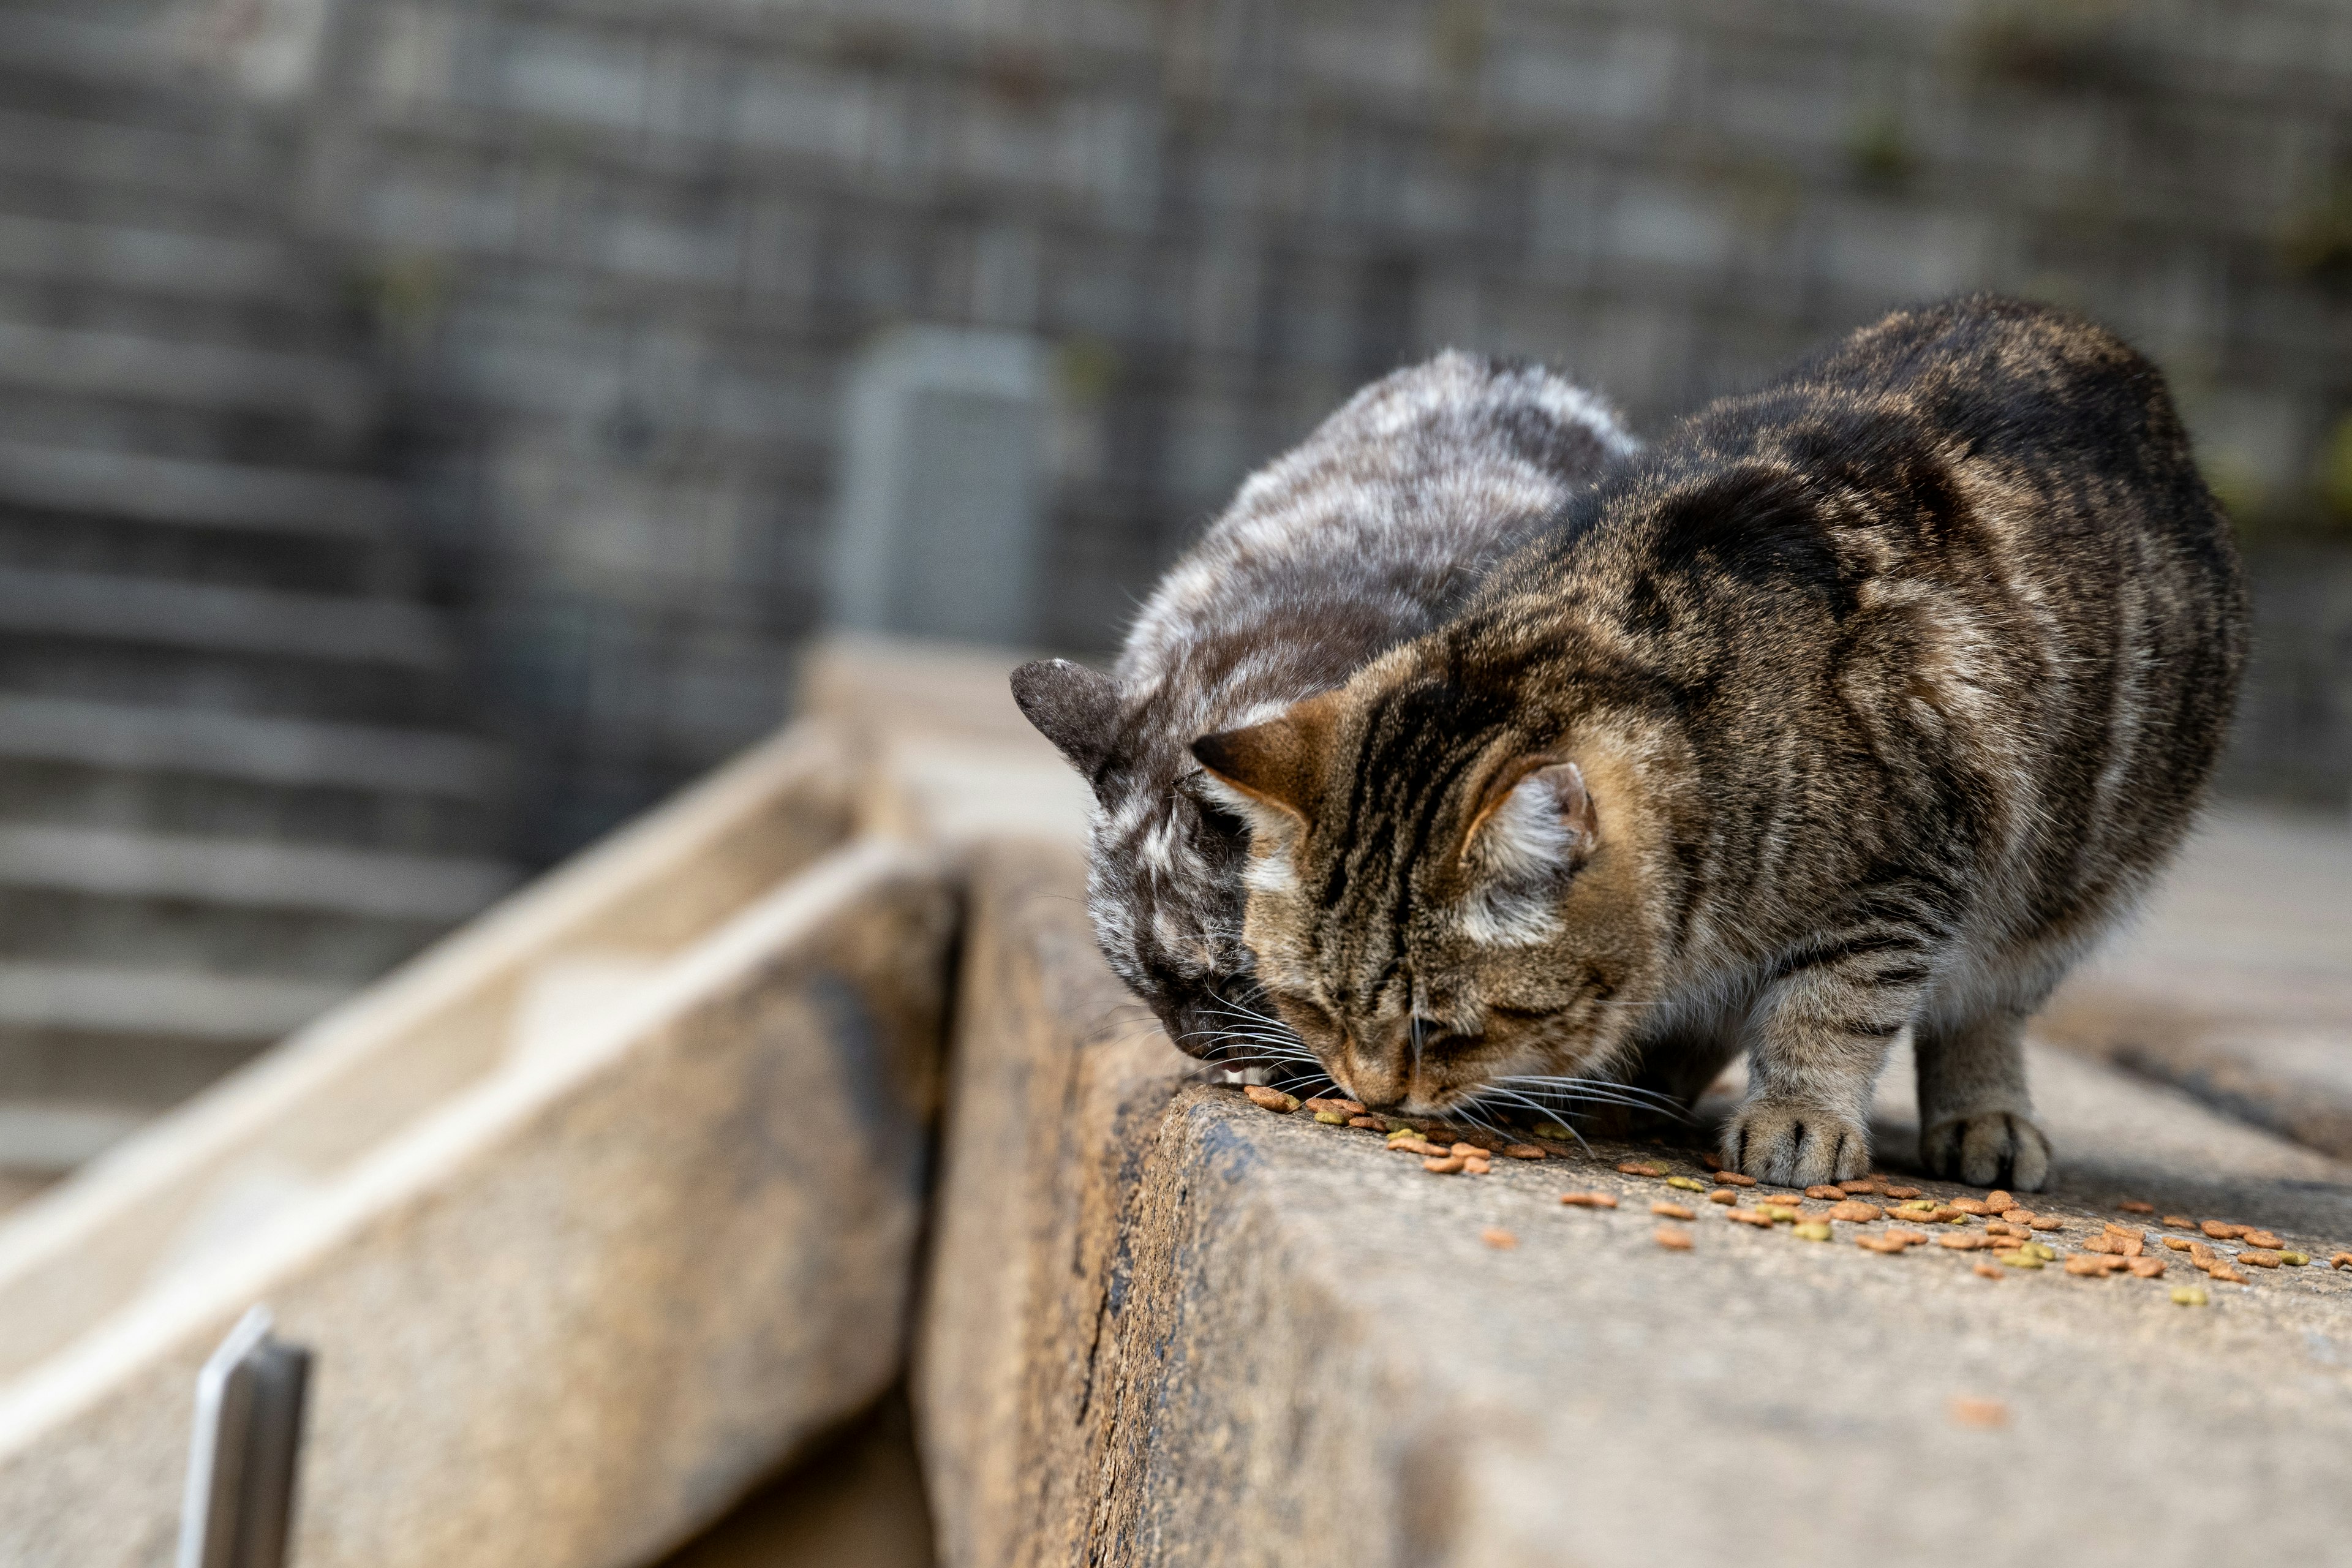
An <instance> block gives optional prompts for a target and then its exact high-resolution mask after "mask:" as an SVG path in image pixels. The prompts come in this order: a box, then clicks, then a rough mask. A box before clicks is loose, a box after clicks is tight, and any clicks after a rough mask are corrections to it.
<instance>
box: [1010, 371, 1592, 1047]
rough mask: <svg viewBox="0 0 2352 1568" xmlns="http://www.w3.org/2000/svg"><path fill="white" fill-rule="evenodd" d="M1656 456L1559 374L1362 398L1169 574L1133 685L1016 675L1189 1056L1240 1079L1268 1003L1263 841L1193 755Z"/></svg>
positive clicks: (1124, 678)
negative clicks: (1606, 478) (1608, 474)
mask: <svg viewBox="0 0 2352 1568" xmlns="http://www.w3.org/2000/svg"><path fill="white" fill-rule="evenodd" d="M1635 449H1636V446H1635V443H1634V441H1633V437H1631V436H1630V435H1628V434H1627V433H1626V430H1625V428H1624V426H1623V425H1622V423H1621V422H1620V420H1619V418H1618V416H1617V415H1616V414H1615V412H1614V411H1613V410H1612V408H1611V407H1610V406H1609V405H1607V404H1606V403H1605V402H1604V401H1603V400H1602V399H1601V398H1599V397H1597V396H1595V395H1593V394H1591V393H1590V392H1588V391H1586V390H1584V389H1583V388H1581V387H1580V386H1577V385H1576V384H1573V383H1571V382H1569V381H1567V380H1564V379H1562V378H1561V377H1559V376H1558V375H1555V374H1551V373H1550V372H1549V371H1547V370H1545V369H1544V368H1543V367H1541V366H1540V365H1536V364H1530V363H1523V362H1517V361H1508V360H1496V359H1488V358H1484V357H1480V356H1475V355H1471V354H1465V353H1455V352H1451V351H1449V352H1447V353H1441V354H1439V355H1438V356H1437V357H1435V358H1434V359H1432V360H1430V361H1428V362H1426V363H1422V364H1418V365H1414V366H1412V367H1410V368H1408V369H1405V370H1401V371H1397V372H1395V373H1394V374H1391V375H1388V376H1386V377H1383V378H1382V379H1381V380H1379V381H1376V382H1374V383H1372V384H1370V385H1369V386H1367V387H1365V388H1363V389H1362V390H1361V391H1360V392H1358V393H1357V394H1356V395H1355V396H1353V397H1351V398H1349V400H1348V402H1347V403H1346V404H1345V405H1342V406H1341V407H1340V408H1339V411H1338V412H1337V413H1335V414H1333V415H1332V416H1330V417H1329V418H1328V419H1326V420H1325V421H1324V422H1323V423H1322V424H1321V425H1320V426H1318V427H1317V428H1316V429H1315V431H1314V432H1313V433H1312V434H1311V435H1309V436H1308V437H1307V439H1306V440H1305V441H1304V442H1302V443H1300V444H1299V445H1298V446H1297V447H1294V448H1293V449H1292V450H1290V451H1289V452H1286V453H1285V454H1284V455H1283V456H1282V457H1280V458H1276V459H1275V460H1274V461H1273V462H1271V463H1269V464H1267V465H1266V466H1265V468H1261V469H1259V470H1258V471H1257V472H1256V473H1255V474H1253V475H1251V476H1250V478H1249V479H1247V480H1246V481H1244V484H1243V485H1242V488H1241V490H1240V492H1239V493H1238V494H1237V495H1236V496H1235V497H1234V502H1233V504H1232V505H1231V506H1230V507H1228V508H1227V509H1226V510H1225V512H1224V513H1223V516H1221V517H1219V518H1218V519H1217V520H1216V521H1215V522H1213V524H1211V526H1210V527H1209V529H1208V531H1207V532H1206V533H1204V534H1203V535H1202V538H1201V539H1200V541H1199V542H1197V543H1196V544H1194V545H1193V546H1192V549H1191V550H1190V551H1189V552H1186V553H1185V555H1184V556H1183V558H1182V559H1181V560H1180V561H1178V562H1177V563H1176V564H1175V565H1174V566H1173V567H1172V568H1171V569H1170V571H1169V573H1168V574H1167V575H1166V576H1165V577H1163V578H1162V579H1161V580H1160V584H1159V586H1158V588H1157V589H1156V590H1155V591H1154V592H1153V594H1152V595H1151V598H1150V602H1149V603H1148V604H1147V605H1145V606H1144V608H1143V611H1142V614H1141V615H1140V616H1139V617H1138V619H1137V621H1136V623H1135V626H1134V627H1133V629H1132V630H1131V631H1130V632H1129V635H1128V638H1127V644H1126V647H1125V648H1124V649H1123V650H1122V651H1121V652H1120V654H1119V658H1118V664H1117V666H1116V668H1115V669H1114V672H1113V673H1111V674H1109V675H1104V674H1102V673H1101V672H1099V671H1097V670H1094V669H1089V668H1087V667H1085V666H1083V665H1078V664H1074V663H1072V662H1070V661H1069V660H1066V659H1040V660H1037V661H1035V662H1034V663H1030V664H1025V665H1023V666H1022V667H1021V668H1019V669H1016V670H1014V671H1013V696H1014V698H1015V700H1018V701H1019V703H1020V705H1021V710H1022V711H1023V712H1024V713H1025V714H1027V715H1028V717H1029V720H1030V722H1032V723H1034V725H1036V726H1037V728H1038V729H1039V730H1040V731H1043V732H1044V733H1045V737H1046V738H1047V739H1048V740H1050V741H1052V742H1054V744H1055V746H1057V747H1058V748H1060V750H1061V752H1062V754H1063V755H1064V756H1065V757H1066V758H1068V759H1069V761H1070V763H1071V764H1072V765H1073V766H1075V767H1076V769H1077V770H1078V771H1079V772H1080V773H1083V774H1085V775H1086V777H1087V781H1088V783H1089V784H1091V785H1092V786H1093V789H1094V795H1095V810H1094V820H1093V840H1092V842H1093V852H1092V858H1091V866H1090V870H1089V876H1088V886H1087V902H1088V907H1089V909H1090V910H1091V911H1092V914H1093V917H1094V926H1095V935H1096V939H1097V942H1100V944H1101V946H1102V951H1103V955H1104V956H1105V957H1106V958H1107V959H1108V961H1109V963H1110V966H1111V968H1112V969H1113V970H1114V971H1116V972H1117V973H1118V976H1119V978H1120V979H1122V980H1124V981H1125V982H1126V983H1127V984H1129V986H1130V987H1132V988H1133V989H1134V991H1135V992H1136V994H1138V995H1139V996H1140V997H1142V998H1143V1000H1144V1001H1146V1002H1147V1003H1149V1004H1150V1005H1151V1007H1152V1009H1153V1011H1154V1012H1156V1013H1157V1014H1158V1015H1159V1016H1160V1021H1161V1022H1162V1023H1163V1024H1164V1025H1165V1026H1167V1029H1168V1033H1169V1035H1170V1037H1171V1038H1172V1039H1174V1040H1175V1042H1176V1043H1177V1044H1178V1045H1179V1046H1181V1047H1183V1048H1184V1049H1185V1050H1187V1051H1189V1052H1191V1053H1192V1055H1194V1056H1197V1057H1202V1058H1208V1059H1213V1060H1218V1061H1224V1062H1232V1063H1240V1062H1244V1061H1246V1060H1247V1059H1249V1058H1250V1056H1251V1054H1252V1053H1251V1051H1250V1050H1249V1048H1248V1047H1247V1046H1246V1045H1245V1044H1244V1041H1243V1040H1242V1039H1241V1038H1240V1037H1241V1036H1245V1035H1248V1034H1251V1033H1254V1032H1256V1031H1257V1030H1259V1029H1261V1028H1263V1027H1264V1026H1265V1022H1264V1015H1265V1014H1266V1013H1267V1012H1268V1011H1269V1010H1268V1009H1267V1007H1266V1005H1265V998H1264V997H1263V995H1262V994H1260V992H1259V989H1258V986H1257V984H1256V981H1255V977H1254V973H1253V967H1254V961H1253V959H1252V957H1251V954H1250V952H1249V949H1248V948H1247V947H1246V946H1244V943H1243V941H1242V930H1241V928H1242V916H1243V908H1244V889H1243V886H1242V878H1243V874H1244V870H1245V869H1246V868H1247V867H1248V864H1249V857H1248V841H1247V835H1246V829H1245V828H1244V826H1243V824H1242V822H1241V821H1240V819H1239V818H1237V817H1235V816H1232V815H1230V814H1229V812H1228V810H1227V808H1225V807H1223V806H1222V805H1218V804H1216V802H1215V801H1213V799H1212V798H1211V797H1210V796H1209V795H1207V794H1206V793H1205V792H1204V791H1203V790H1202V773H1201V768H1200V764H1199V763H1197V762H1195V761H1194V760H1193V757H1192V752H1191V749H1190V748H1191V746H1192V742H1194V741H1195V740H1197V739H1198V738H1200V737H1201V736H1202V735H1206V734H1210V733H1213V732H1215V731H1223V730H1230V729H1234V728H1237V727H1239V726H1242V725H1246V724H1250V723H1253V722H1255V721H1257V720H1260V719H1263V718H1268V717H1271V716H1272V715H1274V714H1276V713H1277V712H1280V711H1281V710H1283V709H1284V708H1286V706H1288V705H1289V704H1290V703H1292V702H1295V701H1297V700H1299V699H1300V698H1303V697H1307V696H1311V695H1313V694H1314V693H1316V692H1318V691H1324V690H1328V689H1332V688H1335V687H1338V686H1339V685H1341V684H1342V683H1344V682H1345V681H1346V680H1347V679H1348V678H1349V676H1350V675H1352V674H1353V673H1354V672H1355V671H1356V670H1357V669H1359V668H1361V667H1362V666H1363V665H1364V664H1366V663H1367V662H1369V661H1370V659H1372V658H1375V657H1377V656H1378V655H1380V654H1381V653H1382V652H1384V651H1386V650H1387V649H1389V648H1391V647H1396V646H1397V645H1399V644H1401V643H1403V642H1406V641H1408V640H1410V639H1412V638H1413V637H1420V636H1422V635H1423V633H1426V632H1428V631H1430V630H1431V629H1433V627H1435V626H1438V625H1440V624H1441V623H1443V622H1444V621H1445V620H1446V619H1447V618H1448V616H1450V615H1452V614H1453V613H1454V611H1455V610H1456V609H1457V608H1458V607H1459V606H1460V605H1461V603H1462V602H1463V601H1464V600H1465V598H1466V597H1467V596H1468V595H1469V593H1470V591H1471V590H1472V589H1474V588H1475V586H1476V585H1477V584H1479V582H1480V581H1481V580H1482V579H1483V578H1484V577H1485V575H1486V573H1487V571H1488V570H1489V569H1490V568H1491V567H1493V566H1494V565H1496V563H1499V562H1500V561H1501V560H1502V559H1503V557H1504V556H1506V555H1507V554H1508V553H1509V552H1511V551H1512V550H1513V549H1514V548H1516V547H1517V546H1518V545H1520V544H1522V543H1524V542H1528V540H1529V539H1531V538H1533V537H1534V536H1535V535H1537V534H1538V532H1540V531H1542V529H1543V528H1544V526H1545V524H1546V523H1547V521H1549V520H1550V519H1551V517H1552V516H1553V514H1554V513H1555V512H1556V511H1558V510H1559V509H1560V508H1561V506H1562V505H1563V504H1564V503H1565V502H1566V501H1567V500H1569V499H1570V496H1572V495H1573V494H1574V493H1575V492H1576V491H1577V490H1578V489H1580V488H1581V487H1583V486H1584V485H1586V484H1588V483H1589V482H1590V481H1591V480H1592V479H1594V478H1595V477H1597V476H1598V475H1599V474H1600V473H1601V470H1602V469H1603V468H1605V467H1606V466H1607V465H1608V464H1610V463H1611V462H1612V461H1613V460H1614V459H1616V458H1622V457H1624V456H1627V455H1629V454H1631V453H1632V452H1633V451H1634V450H1635Z"/></svg>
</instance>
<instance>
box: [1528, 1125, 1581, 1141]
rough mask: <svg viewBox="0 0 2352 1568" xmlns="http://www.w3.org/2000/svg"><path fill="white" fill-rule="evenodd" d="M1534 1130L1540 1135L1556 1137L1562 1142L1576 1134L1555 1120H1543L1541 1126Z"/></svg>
mask: <svg viewBox="0 0 2352 1568" xmlns="http://www.w3.org/2000/svg"><path fill="white" fill-rule="evenodd" d="M1536 1132H1537V1134H1538V1136H1540V1137H1545V1138H1557V1139H1559V1141H1560V1142H1563V1143H1565V1142H1568V1141H1569V1140H1570V1139H1572V1138H1574V1137H1575V1136H1576V1134H1575V1133H1573V1132H1570V1131H1569V1130H1568V1129H1567V1128H1566V1127H1563V1126H1561V1125H1560V1124H1559V1122H1557V1121H1547V1122H1545V1123H1544V1124H1543V1125H1542V1126H1541V1127H1538V1128H1537V1129H1536Z"/></svg>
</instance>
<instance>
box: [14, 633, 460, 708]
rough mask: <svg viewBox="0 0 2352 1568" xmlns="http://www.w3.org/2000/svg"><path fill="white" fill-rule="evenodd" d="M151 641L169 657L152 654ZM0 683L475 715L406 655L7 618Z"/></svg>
mask: <svg viewBox="0 0 2352 1568" xmlns="http://www.w3.org/2000/svg"><path fill="white" fill-rule="evenodd" d="M159 650H160V651H161V653H162V654H163V655H167V656H168V657H159ZM0 691H12V692H16V693H18V694H21V695H24V696H28V697H48V698H60V699H68V700H75V701H92V702H107V703H115V704H120V705H122V706H126V707H134V708H181V707H189V708H205V709H212V710H221V711H225V712H237V713H248V714H256V715H260V716H263V717H269V718H299V719H314V720H320V721H328V722H333V723H353V722H357V723H366V724H371V725H383V726H387V727H391V728H397V729H416V730H457V729H461V728H463V727H464V726H465V725H466V724H467V723H468V722H470V721H472V720H473V718H474V717H475V714H474V712H473V707H474V704H473V701H472V700H471V698H470V697H469V695H468V692H467V688H466V687H465V685H464V684H463V683H462V682H461V681H460V680H459V679H457V678H456V675H455V674H454V672H453V673H451V674H449V675H446V676H440V675H435V674H433V673H431V672H429V671H426V670H423V669H419V668H416V667H415V666H414V665H411V664H405V663H390V662H377V663H361V662H356V661H353V660H349V659H310V658H293V657H288V656H286V655H282V654H271V653H238V652H233V651H226V650H215V651H211V652H202V651H198V650H197V649H195V648H194V647H190V646H188V645H185V644H169V643H157V642H152V641H150V642H143V643H134V642H128V641H121V640H108V639H105V638H90V637H63V636H59V635H57V634H55V633H49V632H26V633H16V632H12V631H9V630H7V629H6V627H5V624H0Z"/></svg>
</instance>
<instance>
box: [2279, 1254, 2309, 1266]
mask: <svg viewBox="0 0 2352 1568" xmlns="http://www.w3.org/2000/svg"><path fill="white" fill-rule="evenodd" d="M2279 1261H2280V1262H2281V1263H2284V1264H2287V1265H2288V1266H2290V1267H2292V1268H2302V1267H2303V1266H2304V1265H2305V1264H2306V1263H2308V1262H2310V1261H2311V1254H2309V1253H2308V1252H2282V1253H2280V1254H2279Z"/></svg>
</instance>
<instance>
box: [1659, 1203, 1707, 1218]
mask: <svg viewBox="0 0 2352 1568" xmlns="http://www.w3.org/2000/svg"><path fill="white" fill-rule="evenodd" d="M1650 1212H1651V1213H1652V1214H1654V1215H1657V1216H1658V1217H1659V1218H1661V1219H1696V1218H1698V1215H1696V1214H1693V1213H1692V1212H1691V1211H1690V1210H1688V1209H1686V1208H1685V1207H1683V1205H1680V1204H1652V1205H1650Z"/></svg>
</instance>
